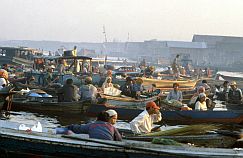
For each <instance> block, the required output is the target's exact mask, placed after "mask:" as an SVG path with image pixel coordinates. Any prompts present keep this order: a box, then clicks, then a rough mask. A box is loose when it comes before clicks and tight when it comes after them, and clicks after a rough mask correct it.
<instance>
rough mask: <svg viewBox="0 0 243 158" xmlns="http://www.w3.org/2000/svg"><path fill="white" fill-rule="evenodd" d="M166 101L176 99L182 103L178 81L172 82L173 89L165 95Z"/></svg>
mask: <svg viewBox="0 0 243 158" xmlns="http://www.w3.org/2000/svg"><path fill="white" fill-rule="evenodd" d="M166 100H167V101H170V100H176V101H179V102H181V103H182V100H183V97H182V92H181V91H179V83H173V90H172V91H170V93H169V94H168V95H167V97H166Z"/></svg>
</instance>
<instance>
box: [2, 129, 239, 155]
mask: <svg viewBox="0 0 243 158" xmlns="http://www.w3.org/2000/svg"><path fill="white" fill-rule="evenodd" d="M0 141H1V143H0V150H1V157H4V156H5V157H7V156H10V157H11V156H16V155H17V156H23V157H24V156H28V157H34V156H35V157H36V156H44V157H97V158H103V157H119V158H128V157H129V158H133V157H141V158H159V157H224V156H226V157H242V156H243V151H242V150H238V149H223V148H199V147H192V146H188V145H184V146H170V145H158V144H151V143H149V142H141V141H130V140H124V141H122V142H114V141H106V140H98V139H90V138H85V137H83V136H82V135H68V136H65V137H62V136H61V135H55V134H48V133H35V132H32V133H29V132H25V131H18V130H13V129H6V128H0Z"/></svg>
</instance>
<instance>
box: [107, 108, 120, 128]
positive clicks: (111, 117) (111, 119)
mask: <svg viewBox="0 0 243 158" xmlns="http://www.w3.org/2000/svg"><path fill="white" fill-rule="evenodd" d="M106 112H107V113H108V114H109V119H108V122H109V123H110V124H112V125H114V124H116V121H117V118H118V114H117V112H116V111H115V110H113V109H109V110H106Z"/></svg>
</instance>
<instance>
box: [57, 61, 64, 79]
mask: <svg viewBox="0 0 243 158" xmlns="http://www.w3.org/2000/svg"><path fill="white" fill-rule="evenodd" d="M64 63H65V60H64V59H59V60H58V65H57V71H58V74H59V75H63V74H64V73H65V64H64Z"/></svg>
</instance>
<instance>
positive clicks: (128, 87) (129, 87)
mask: <svg viewBox="0 0 243 158" xmlns="http://www.w3.org/2000/svg"><path fill="white" fill-rule="evenodd" d="M120 90H121V91H122V92H121V94H122V95H125V96H129V97H132V91H133V84H132V78H131V77H127V78H126V83H125V84H124V85H122V86H121V87H120Z"/></svg>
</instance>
